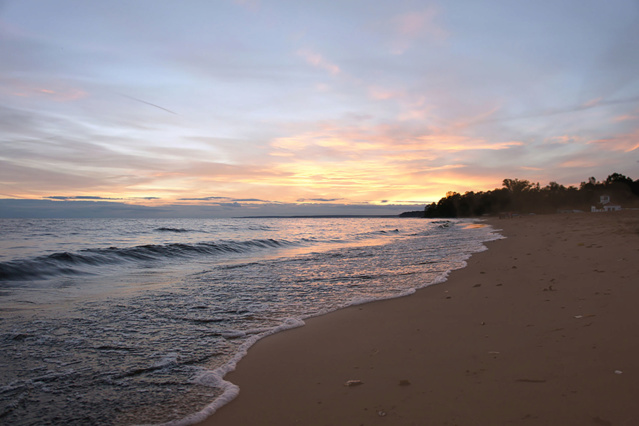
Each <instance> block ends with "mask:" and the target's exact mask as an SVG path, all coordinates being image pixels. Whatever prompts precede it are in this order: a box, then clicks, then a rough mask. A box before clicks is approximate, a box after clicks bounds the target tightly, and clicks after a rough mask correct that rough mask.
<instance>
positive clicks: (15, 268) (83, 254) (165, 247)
mask: <svg viewBox="0 0 639 426" xmlns="http://www.w3.org/2000/svg"><path fill="white" fill-rule="evenodd" d="M291 245H294V243H292V242H290V241H287V240H274V239H254V240H245V241H232V240H226V241H216V242H200V243H195V244H185V243H171V244H147V245H141V246H134V247H124V248H119V247H109V248H95V249H86V250H80V251H78V252H74V253H69V252H58V253H53V254H50V255H48V256H39V257H36V258H33V259H21V260H12V261H8V262H0V281H20V280H33V279H46V278H50V277H53V276H58V275H77V274H90V273H91V267H99V266H106V265H114V264H121V263H137V264H139V263H146V262H155V261H162V260H167V259H174V258H185V257H194V256H212V255H213V256H214V255H224V254H233V253H247V252H251V251H255V250H264V249H273V248H281V247H286V246H291Z"/></svg>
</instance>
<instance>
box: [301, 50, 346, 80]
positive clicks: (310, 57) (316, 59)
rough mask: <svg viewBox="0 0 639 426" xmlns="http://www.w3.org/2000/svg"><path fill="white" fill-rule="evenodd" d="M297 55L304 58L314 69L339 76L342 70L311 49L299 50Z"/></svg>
mask: <svg viewBox="0 0 639 426" xmlns="http://www.w3.org/2000/svg"><path fill="white" fill-rule="evenodd" d="M297 54H298V55H299V56H301V57H302V58H304V60H305V61H306V62H307V63H308V64H310V65H313V66H314V67H317V68H320V69H323V70H325V71H328V72H329V73H330V74H332V75H337V74H339V73H340V68H339V67H338V66H337V65H335V64H334V63H332V62H330V61H328V60H327V59H325V58H324V57H323V56H322V55H320V54H319V53H317V52H314V51H312V50H311V49H299V50H298V51H297Z"/></svg>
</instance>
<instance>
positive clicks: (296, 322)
mask: <svg viewBox="0 0 639 426" xmlns="http://www.w3.org/2000/svg"><path fill="white" fill-rule="evenodd" d="M503 238H505V237H504V236H502V235H500V234H498V233H497V230H494V229H491V230H490V232H489V233H488V234H487V235H485V236H484V238H483V239H482V241H481V242H478V246H474V247H467V248H466V252H465V253H463V254H461V255H460V256H459V258H458V259H455V260H454V261H453V262H452V263H451V264H450V265H449V266H450V267H451V268H450V269H447V270H445V271H442V272H440V273H439V274H438V275H437V276H436V277H435V278H434V279H432V280H430V281H428V282H423V283H420V284H419V285H417V286H416V287H414V288H409V289H406V290H404V291H402V292H399V293H397V294H393V295H388V296H386V297H373V296H370V297H365V296H362V297H355V298H353V299H351V300H350V301H349V302H348V303H347V304H346V305H343V306H336V307H333V308H327V309H324V310H321V311H319V312H316V313H314V314H311V315H307V316H305V317H304V318H311V317H317V316H320V315H325V314H328V313H330V312H333V311H335V310H337V309H341V308H345V307H348V306H357V305H362V304H365V303H369V302H374V301H378V300H387V299H395V298H399V297H404V296H409V295H411V294H414V293H415V292H416V291H417V290H418V289H421V288H425V287H428V286H431V285H436V284H441V283H444V282H446V281H447V280H448V277H449V275H450V273H451V272H453V271H454V270H458V269H462V268H465V267H466V266H467V262H466V260H468V259H469V258H470V257H471V256H472V255H473V254H474V253H478V252H482V251H485V250H488V247H486V245H485V244H483V243H485V242H488V241H495V240H499V239H503ZM304 324H305V322H304V320H303V319H301V318H287V319H286V320H285V321H284V322H283V323H282V324H281V325H279V326H277V327H274V328H272V329H268V330H263V329H262V330H260V329H255V330H250V331H244V332H240V331H237V332H236V331H229V332H225V333H222V335H223V336H224V337H227V338H233V337H246V336H250V335H251V334H253V335H252V336H251V337H249V338H248V339H247V340H246V341H245V342H244V343H242V344H241V345H240V347H239V349H238V351H237V353H236V354H235V355H234V356H233V358H232V359H231V360H229V361H228V362H227V363H226V364H224V365H223V366H221V367H219V368H217V369H215V370H202V371H201V372H200V373H199V374H198V375H197V376H196V377H195V378H194V379H193V383H195V384H199V385H204V386H209V387H213V388H218V389H222V395H220V396H219V397H218V398H216V399H215V400H214V401H212V402H211V403H210V404H209V405H207V406H206V407H204V409H202V410H201V411H199V412H197V413H194V414H191V415H189V416H187V417H185V418H182V419H180V420H174V421H170V422H166V423H161V424H159V425H154V426H190V425H193V424H195V423H198V422H201V421H203V420H205V419H207V418H208V417H210V416H212V415H213V414H214V413H215V412H216V411H217V410H219V409H220V408H221V407H223V406H224V405H226V404H228V403H229V402H231V401H232V400H233V399H235V398H236V397H237V396H238V395H239V393H240V388H239V386H237V385H235V384H234V383H231V382H229V381H227V380H224V377H225V376H226V375H227V374H228V373H230V372H231V371H234V370H235V368H236V367H237V363H238V362H239V361H240V360H241V359H242V358H244V357H245V356H246V354H247V352H248V350H249V348H250V347H251V346H253V345H254V344H255V343H256V342H257V341H259V340H261V339H263V338H264V337H267V336H270V335H272V334H275V333H278V332H280V331H284V330H289V329H292V328H297V327H301V326H303V325H304ZM254 333H256V334H254Z"/></svg>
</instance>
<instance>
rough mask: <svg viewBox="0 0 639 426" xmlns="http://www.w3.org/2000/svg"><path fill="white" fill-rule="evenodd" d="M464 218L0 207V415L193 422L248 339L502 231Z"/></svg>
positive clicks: (402, 290) (384, 292)
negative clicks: (48, 213) (58, 214)
mask: <svg viewBox="0 0 639 426" xmlns="http://www.w3.org/2000/svg"><path fill="white" fill-rule="evenodd" d="M471 223H472V222H470V221H461V220H427V219H400V218H335V219H323V218H263V219H175V220H167V219H130V220H126V219H73V220H70V219H55V220H48V219H0V316H1V317H0V342H1V344H2V351H1V352H0V378H1V381H0V422H1V423H6V424H19V425H30V424H34V425H35V424H65V425H68V424H78V425H79V424H140V423H165V422H171V423H173V424H190V423H192V422H194V421H196V420H201V419H202V418H203V417H205V416H206V415H208V414H210V413H212V412H214V410H215V409H216V408H218V407H219V406H221V405H223V404H224V403H225V402H227V401H228V400H230V399H232V398H233V397H234V396H235V395H236V394H237V392H238V389H237V387H236V386H235V385H233V384H232V383H228V382H226V381H224V380H223V376H224V374H225V373H226V372H228V371H229V370H231V369H233V368H234V366H235V363H236V362H237V361H238V360H239V359H240V358H241V357H242V356H243V355H244V354H245V353H246V350H247V349H248V348H249V347H250V346H251V345H252V344H253V343H254V342H255V341H256V340H258V339H260V338H262V337H264V336H266V335H268V334H272V333H274V332H277V331H278V330H282V329H286V328H291V327H296V326H300V325H302V324H303V319H304V318H308V317H311V316H315V315H320V314H323V313H327V312H330V311H333V310H335V309H339V308H342V307H346V306H349V305H353V304H359V303H364V302H366V301H371V300H377V299H385V298H393V297H399V296H403V295H407V294H410V293H412V292H414V291H415V289H417V288H420V287H424V286H427V285H431V284H436V283H440V282H442V281H444V280H445V278H446V276H447V275H448V273H449V272H450V271H451V270H454V269H458V268H460V267H463V266H464V265H465V262H464V261H465V260H466V259H467V258H468V257H469V256H470V255H471V254H472V253H474V252H477V251H481V250H484V249H485V247H484V245H483V243H484V242H486V241H489V240H494V239H496V238H500V236H499V235H498V234H496V233H495V232H494V230H492V229H491V228H490V227H478V226H469V224H471Z"/></svg>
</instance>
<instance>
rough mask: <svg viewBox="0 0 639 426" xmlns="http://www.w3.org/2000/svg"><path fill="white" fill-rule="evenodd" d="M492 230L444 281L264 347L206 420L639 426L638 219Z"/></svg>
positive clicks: (577, 218)
mask: <svg viewBox="0 0 639 426" xmlns="http://www.w3.org/2000/svg"><path fill="white" fill-rule="evenodd" d="M487 223H490V224H491V225H492V226H494V227H495V228H496V229H503V232H502V234H503V235H505V236H506V237H507V238H506V239H503V240H498V241H494V242H490V243H487V245H488V247H489V250H487V251H484V252H481V253H477V254H475V255H473V256H472V258H471V259H470V260H469V262H468V266H467V267H466V268H463V269H460V270H457V271H455V272H453V273H452V274H451V276H450V278H449V280H448V281H447V282H445V283H443V284H439V285H434V286H430V287H427V288H425V289H423V290H419V291H418V292H416V293H415V294H414V295H411V296H408V297H403V298H399V299H393V300H387V301H380V302H374V303H369V304H366V305H361V306H355V307H351V308H347V309H343V310H340V311H337V312H333V313H331V314H328V315H324V316H321V317H317V318H312V319H310V320H308V321H307V325H306V326H304V327H301V328H297V329H293V330H289V331H286V332H282V333H278V334H275V335H273V336H270V337H268V338H266V339H263V340H261V341H259V342H258V343H257V344H256V345H254V346H253V347H252V348H251V349H250V350H249V353H248V355H247V356H246V357H245V358H244V359H242V360H241V361H240V363H239V364H238V367H237V370H236V371H234V372H232V373H229V374H228V375H227V377H226V378H227V380H230V381H231V382H233V383H235V384H237V385H239V386H240V389H241V390H240V395H239V396H238V398H236V399H235V400H233V401H232V402H230V403H229V404H228V405H226V406H224V407H222V408H221V409H220V410H218V412H217V413H215V414H214V415H213V416H211V417H210V418H209V419H207V420H206V421H205V422H204V423H203V424H205V425H211V426H226V425H243V426H246V425H382V424H385V425H580V426H581V425H639V403H638V398H639V212H638V211H625V212H615V213H576V214H566V215H544V216H525V217H519V218H514V219H504V220H498V219H490V220H488V221H487ZM349 380H358V381H361V384H357V385H353V386H346V385H345V384H346V383H347V382H348V381H349Z"/></svg>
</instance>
